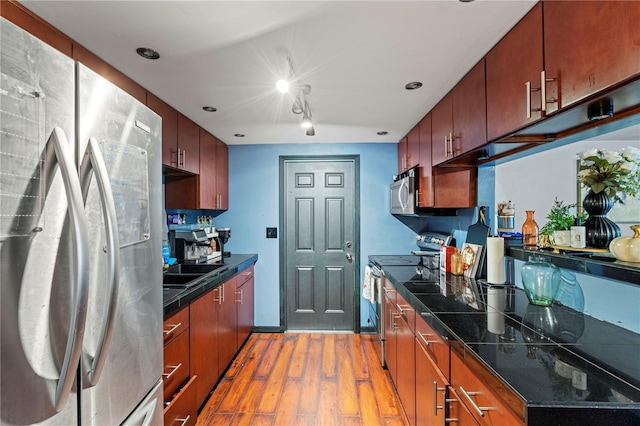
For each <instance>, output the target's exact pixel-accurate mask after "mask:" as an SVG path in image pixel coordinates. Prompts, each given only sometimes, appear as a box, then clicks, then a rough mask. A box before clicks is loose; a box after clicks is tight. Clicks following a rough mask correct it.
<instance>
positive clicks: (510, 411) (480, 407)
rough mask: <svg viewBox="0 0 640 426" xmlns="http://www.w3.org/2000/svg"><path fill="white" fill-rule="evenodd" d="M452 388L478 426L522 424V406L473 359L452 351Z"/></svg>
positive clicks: (517, 398)
mask: <svg viewBox="0 0 640 426" xmlns="http://www.w3.org/2000/svg"><path fill="white" fill-rule="evenodd" d="M451 387H452V388H453V390H454V392H455V394H456V396H457V399H459V401H461V402H462V404H463V405H464V406H465V407H466V408H467V409H468V410H469V411H470V412H471V414H472V415H473V417H474V419H475V420H476V422H478V424H480V425H487V426H488V425H491V426H498V425H505V424H508V425H513V426H517V425H524V424H525V423H524V420H523V419H524V411H525V407H524V402H522V401H521V399H520V398H519V397H518V396H517V395H515V394H514V393H513V392H512V391H511V390H510V389H509V388H507V386H506V385H504V384H503V383H501V382H500V381H499V380H498V379H496V378H495V377H494V376H492V375H491V373H490V372H489V371H488V370H487V368H486V367H485V366H484V365H481V364H480V362H479V361H477V360H475V359H474V358H473V355H471V354H460V353H458V352H456V351H455V350H452V351H451ZM516 411H517V413H516ZM480 413H482V415H481V414H480Z"/></svg>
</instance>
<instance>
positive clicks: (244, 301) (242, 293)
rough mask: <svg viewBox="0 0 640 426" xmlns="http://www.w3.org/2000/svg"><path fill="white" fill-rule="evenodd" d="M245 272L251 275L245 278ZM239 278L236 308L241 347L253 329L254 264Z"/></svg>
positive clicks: (238, 341) (239, 344)
mask: <svg viewBox="0 0 640 426" xmlns="http://www.w3.org/2000/svg"><path fill="white" fill-rule="evenodd" d="M244 274H250V277H249V278H248V279H246V280H244V282H243V279H244V276H245V275H244ZM240 276H241V277H242V279H241V278H238V280H237V286H238V288H237V290H236V308H237V314H238V335H237V344H236V346H237V347H238V349H240V346H242V344H243V343H244V342H245V340H247V338H248V337H249V335H250V334H251V332H252V331H253V312H254V300H253V295H254V280H253V266H252V267H251V268H249V269H247V270H246V271H243V272H242V273H241V274H240Z"/></svg>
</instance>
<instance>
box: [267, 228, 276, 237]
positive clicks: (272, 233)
mask: <svg viewBox="0 0 640 426" xmlns="http://www.w3.org/2000/svg"><path fill="white" fill-rule="evenodd" d="M267 238H278V228H267Z"/></svg>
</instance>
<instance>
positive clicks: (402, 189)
mask: <svg viewBox="0 0 640 426" xmlns="http://www.w3.org/2000/svg"><path fill="white" fill-rule="evenodd" d="M416 192H417V188H416V178H415V173H414V170H413V169H411V170H409V171H407V172H405V173H404V174H403V175H401V177H399V178H398V179H397V180H396V181H395V182H393V183H392V184H391V214H416V201H417V198H416Z"/></svg>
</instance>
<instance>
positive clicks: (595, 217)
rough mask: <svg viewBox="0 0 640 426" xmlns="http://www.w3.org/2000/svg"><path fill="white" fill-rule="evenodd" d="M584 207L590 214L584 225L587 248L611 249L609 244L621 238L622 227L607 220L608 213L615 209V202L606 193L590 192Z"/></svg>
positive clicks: (585, 198)
mask: <svg viewBox="0 0 640 426" xmlns="http://www.w3.org/2000/svg"><path fill="white" fill-rule="evenodd" d="M582 207H584V209H585V210H586V212H587V213H589V218H588V219H587V221H586V222H585V223H584V227H585V228H586V231H587V247H594V248H607V247H609V243H610V242H611V241H612V240H613V239H614V238H617V237H619V236H620V227H619V226H618V225H617V224H616V223H615V222H614V221H612V220H610V219H608V218H607V213H608V212H609V210H611V208H612V207H613V200H612V199H611V198H610V197H609V196H608V195H607V194H605V193H604V191H601V192H599V193H597V194H596V193H595V192H593V191H592V190H589V192H588V193H587V196H586V197H584V200H583V201H582Z"/></svg>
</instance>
